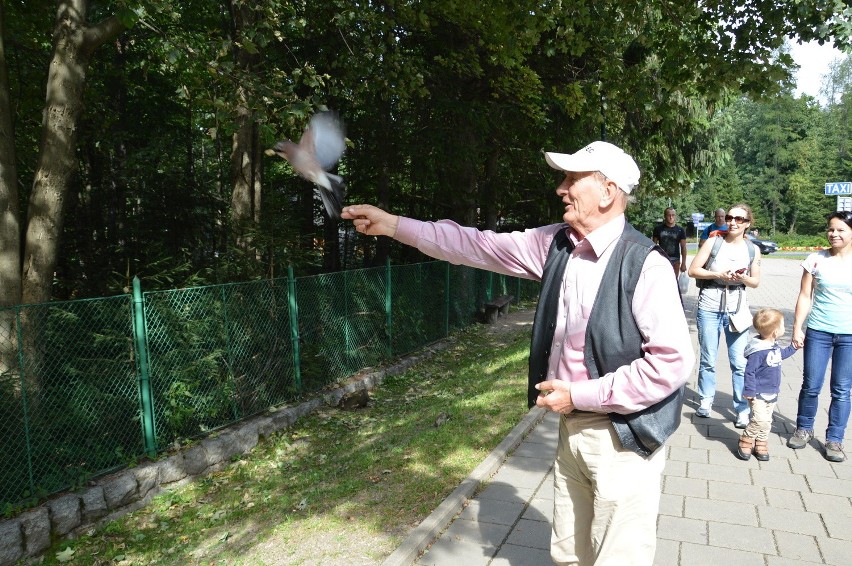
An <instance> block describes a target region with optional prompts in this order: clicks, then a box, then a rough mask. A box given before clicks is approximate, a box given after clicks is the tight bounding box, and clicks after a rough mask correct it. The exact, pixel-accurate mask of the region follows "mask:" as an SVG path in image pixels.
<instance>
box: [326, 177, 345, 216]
mask: <svg viewBox="0 0 852 566" xmlns="http://www.w3.org/2000/svg"><path fill="white" fill-rule="evenodd" d="M326 177H328V181H329V184H330V186H331V190H328V191H326V190H323V189H322V188H320V196H321V197H322V203H323V204H324V205H325V211H326V212H327V213H328V217H329V218H331V219H332V220H338V219H340V212H341V211H342V210H343V199H344V198H345V197H346V183H344V181H343V177H341V176H339V175H334V174H332V173H326Z"/></svg>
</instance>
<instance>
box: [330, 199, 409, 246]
mask: <svg viewBox="0 0 852 566" xmlns="http://www.w3.org/2000/svg"><path fill="white" fill-rule="evenodd" d="M340 217H341V218H343V219H344V220H351V221H352V224H354V225H355V229H356V230H357V231H358V232H361V233H362V234H365V235H367V236H389V237H391V238H393V236H394V235H395V234H396V228H397V226H398V225H399V216H396V215H394V214H390V213H388V212H385V211H384V210H382V209H381V208H377V207H375V206H372V205H369V204H353V205H350V206H345V207H343V212H342V214H341V215H340Z"/></svg>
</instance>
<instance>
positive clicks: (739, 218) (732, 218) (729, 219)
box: [725, 214, 751, 224]
mask: <svg viewBox="0 0 852 566" xmlns="http://www.w3.org/2000/svg"><path fill="white" fill-rule="evenodd" d="M734 221H736V223H737V224H742V223H743V222H751V218H746V217H745V216H731V215H730V214H727V215H725V222H734Z"/></svg>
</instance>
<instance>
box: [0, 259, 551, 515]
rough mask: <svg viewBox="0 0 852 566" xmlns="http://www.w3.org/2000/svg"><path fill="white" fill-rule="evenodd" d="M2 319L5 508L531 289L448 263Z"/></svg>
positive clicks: (20, 312) (258, 407) (0, 490)
mask: <svg viewBox="0 0 852 566" xmlns="http://www.w3.org/2000/svg"><path fill="white" fill-rule="evenodd" d="M134 283H135V284H134V293H133V294H132V295H122V296H117V297H110V298H101V299H89V300H79V301H65V302H52V303H45V304H40V305H20V306H17V307H10V308H3V309H0V411H2V414H3V419H2V420H0V437H2V439H3V441H2V443H0V505H2V509H3V511H4V512H5V513H7V514H8V513H11V512H13V511H14V510H15V509H16V508H18V507H20V506H22V505H25V504H27V503H28V502H33V501H35V500H36V499H38V498H42V497H45V496H47V495H50V494H53V493H56V492H59V491H62V490H65V489H69V488H74V487H77V486H80V485H82V484H83V483H84V482H85V481H87V480H88V479H90V478H91V477H93V476H96V475H99V474H103V473H106V472H109V471H112V470H115V469H118V468H120V467H123V466H126V465H127V464H129V463H131V462H133V461H134V460H136V459H139V458H141V457H144V456H145V455H148V456H154V455H155V454H156V453H157V452H159V451H161V450H163V449H164V448H167V447H168V446H170V445H171V444H173V443H174V442H175V441H180V440H182V439H188V438H196V437H199V436H202V435H204V434H205V433H207V432H208V431H210V430H213V429H217V428H220V427H223V426H226V425H228V424H231V423H233V422H235V421H238V420H240V419H244V418H246V417H249V416H251V415H255V414H258V413H260V412H262V411H265V410H267V409H268V408H269V407H270V406H275V405H280V404H283V403H287V402H291V401H294V400H296V399H298V398H299V397H301V396H303V395H304V394H306V393H311V392H316V391H318V390H320V389H322V388H324V387H326V386H327V385H329V384H331V383H334V382H335V381H338V380H339V379H341V378H343V377H346V376H348V375H351V374H353V373H355V372H357V371H358V370H360V369H363V368H365V367H370V366H375V365H377V364H380V363H382V362H384V361H387V360H389V359H391V358H393V357H395V356H399V355H402V354H406V353H408V352H411V351H413V350H415V349H417V348H419V347H421V346H424V345H426V344H429V343H431V342H434V341H436V340H438V339H440V338H443V337H445V336H447V335H448V333H449V332H451V331H452V330H454V329H457V328H460V327H463V326H466V325H468V324H470V323H472V322H473V321H474V320H476V317H477V312H478V311H479V310H480V308H481V307H482V305H483V304H484V303H485V302H487V301H488V300H489V298H493V297H496V296H498V295H505V294H509V295H514V296H515V297H516V299H518V300H521V301H526V300H532V299H535V298H536V297H537V296H538V289H539V284H538V283H537V282H533V281H528V280H522V279H519V278H515V277H508V276H503V275H496V274H493V273H490V272H486V271H482V270H478V269H472V268H468V267H463V266H455V265H450V264H448V263H446V262H437V261H436V262H427V263H419V264H412V265H399V266H391V265H390V263H388V264H387V265H386V266H385V267H379V268H370V269H360V270H354V271H345V272H339V273H332V274H325V275H317V276H312V277H301V278H295V277H293V273H292V270H290V271H289V276H288V277H287V278H280V279H273V280H264V281H254V282H249V283H240V284H228V285H215V286H208V287H197V288H190V289H178V290H170V291H153V292H145V293H143V292H142V291H141V289H140V286H139V282H138V280H136V281H135V282H134Z"/></svg>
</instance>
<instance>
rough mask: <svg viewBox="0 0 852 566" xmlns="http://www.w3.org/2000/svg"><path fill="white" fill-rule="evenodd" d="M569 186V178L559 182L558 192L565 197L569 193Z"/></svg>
mask: <svg viewBox="0 0 852 566" xmlns="http://www.w3.org/2000/svg"><path fill="white" fill-rule="evenodd" d="M568 186H569V185H568V179H565V180H564V181H562V182H561V183H559V186H558V187H556V194H557V195H558V196H560V197H564V196H565V195H567V194H568Z"/></svg>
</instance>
